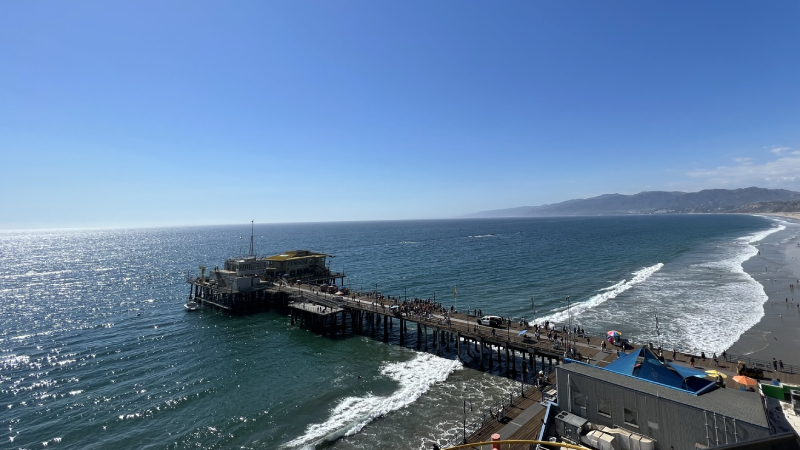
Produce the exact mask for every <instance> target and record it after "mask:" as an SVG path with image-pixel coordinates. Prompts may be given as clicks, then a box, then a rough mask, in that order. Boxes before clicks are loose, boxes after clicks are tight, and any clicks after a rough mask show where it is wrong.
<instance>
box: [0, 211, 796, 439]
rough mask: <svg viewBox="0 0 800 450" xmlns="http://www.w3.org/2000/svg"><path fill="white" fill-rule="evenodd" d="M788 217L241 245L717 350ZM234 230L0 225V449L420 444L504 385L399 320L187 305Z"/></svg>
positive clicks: (325, 228) (526, 226)
mask: <svg viewBox="0 0 800 450" xmlns="http://www.w3.org/2000/svg"><path fill="white" fill-rule="evenodd" d="M784 228H785V225H781V224H780V223H778V222H776V221H774V220H771V219H767V218H763V217H755V216H735V215H724V216H714V215H691V216H690V215H685V216H632V217H591V218H589V217H582V218H552V219H491V220H448V221H409V222H369V223H365V222H361V223H330V224H294V225H256V227H255V235H256V236H255V242H256V250H257V251H258V253H259V254H261V255H264V254H274V253H279V252H282V251H285V250H290V249H300V248H302V249H310V250H315V251H321V252H325V253H329V254H333V255H336V257H335V258H332V259H331V267H332V268H333V269H334V270H337V271H342V270H343V271H345V272H346V273H347V278H346V279H345V282H346V284H348V285H349V286H350V287H351V288H354V289H358V290H374V289H377V290H379V291H381V292H383V293H386V294H389V295H398V296H403V295H407V296H408V297H409V298H412V297H420V298H434V297H435V298H436V299H437V301H441V302H443V303H445V304H446V305H450V304H454V305H455V306H456V308H457V309H459V310H464V309H473V308H481V309H482V310H483V312H484V313H495V314H500V315H504V316H513V317H520V316H524V317H526V318H528V319H531V318H532V316H533V311H532V301H531V298H532V297H533V300H534V304H535V310H536V317H537V319H539V320H543V319H545V318H547V319H550V320H555V321H558V322H563V321H565V320H566V319H567V317H568V316H569V315H571V316H572V318H573V320H574V321H575V322H576V323H578V324H580V325H581V326H583V327H584V328H586V329H587V330H589V331H592V332H594V333H602V332H604V331H606V330H609V329H612V328H613V329H616V330H619V331H621V332H622V333H623V334H624V335H627V336H630V337H632V338H634V339H636V340H637V341H640V342H646V341H651V342H658V341H659V339H660V342H661V343H662V344H663V345H664V347H666V348H672V347H677V348H678V349H685V350H697V349H699V350H704V351H706V352H712V351H717V352H719V351H721V350H722V349H725V348H727V347H728V346H730V345H731V344H732V343H733V342H734V341H736V339H737V338H738V337H739V335H741V334H742V333H743V332H744V331H745V330H746V329H747V328H749V327H750V326H752V325H753V324H755V323H757V322H758V320H759V319H760V318H761V316H762V315H763V313H764V312H763V303H764V302H765V301H766V295H765V294H764V290H763V288H762V287H761V285H760V284H758V283H757V282H755V281H754V280H753V279H752V277H750V276H749V275H748V274H746V273H745V272H744V271H743V270H742V266H741V265H742V262H743V261H745V260H747V259H748V258H750V257H752V256H753V255H755V254H756V252H757V249H756V247H755V245H756V244H757V243H758V242H759V241H760V240H761V239H763V238H765V237H766V236H768V235H770V234H772V233H780V232H781V231H783V229H784ZM249 232H250V227H249V224H246V225H242V226H224V227H195V228H164V229H130V230H67V231H64V230H55V231H22V232H18V231H11V232H2V233H0V262H2V264H0V306H1V307H2V310H1V313H0V411H2V412H1V413H0V420H2V425H3V427H2V430H0V448H43V447H54V448H81V449H92V448H97V449H99V448H109V447H112V446H113V447H114V448H116V449H118V450H122V449H146V448H159V449H160V448H178V449H183V448H198V447H200V448H220V449H228V448H245V449H250V448H252V449H262V448H276V447H279V448H287V449H290V448H309V447H311V448H313V447H320V446H322V445H323V444H324V440H325V438H326V437H327V438H331V439H332V438H338V439H337V440H335V441H334V442H331V443H330V444H329V445H331V446H332V447H333V448H340V449H366V448H375V445H376V443H380V446H385V447H388V446H392V447H394V448H408V449H411V448H422V447H427V448H430V443H431V442H434V441H436V442H439V443H440V444H442V443H445V442H448V441H450V440H452V439H456V438H458V437H459V436H460V435H461V433H463V430H462V421H463V420H464V417H465V415H466V416H467V419H468V421H474V420H477V419H478V418H480V417H481V415H482V414H484V413H485V412H486V411H487V410H488V409H489V408H490V407H492V406H493V405H497V404H498V403H499V402H501V401H503V399H506V398H508V395H509V393H511V392H516V391H517V390H518V389H519V381H518V380H510V379H507V378H504V377H500V376H496V375H493V374H491V373H483V372H479V371H477V370H475V369H474V365H472V364H471V361H470V360H469V359H468V358H467V360H466V361H465V362H464V363H462V362H459V361H456V360H454V359H453V358H452V353H451V354H450V357H436V356H434V355H431V354H426V353H424V352H417V351H415V350H413V349H411V348H404V347H400V346H399V345H396V339H395V338H396V336H393V339H394V340H393V343H390V344H385V343H382V342H378V341H374V340H372V339H370V338H368V337H365V336H348V337H346V338H340V339H331V338H328V337H322V336H318V335H315V334H313V333H311V332H308V331H305V330H301V329H298V328H296V327H293V326H291V325H290V324H289V318H288V316H285V315H282V314H280V313H279V312H277V311H267V312H262V313H257V314H252V315H247V316H231V315H228V314H225V313H221V312H218V311H215V310H208V309H204V310H202V311H201V312H199V313H186V312H185V311H184V310H183V307H182V304H183V302H184V300H185V298H186V296H187V294H188V292H189V287H188V285H187V284H186V283H185V278H186V274H187V271H191V272H192V273H197V272H198V270H197V266H198V265H205V266H214V265H221V264H222V262H223V261H224V259H225V258H226V257H229V256H233V255H240V254H243V253H245V252H246V250H247V246H248V245H249V241H248V238H249ZM776 236H778V235H776ZM454 287H457V293H458V294H457V297H455V298H454V296H453V288H454ZM567 296H569V302H567V301H566V297H567ZM568 305H569V307H568ZM656 315H657V316H658V319H659V323H660V333H658V334H657V333H656V328H655V316H656ZM412 331H413V330H412ZM412 341H413V340H412ZM325 445H328V444H325Z"/></svg>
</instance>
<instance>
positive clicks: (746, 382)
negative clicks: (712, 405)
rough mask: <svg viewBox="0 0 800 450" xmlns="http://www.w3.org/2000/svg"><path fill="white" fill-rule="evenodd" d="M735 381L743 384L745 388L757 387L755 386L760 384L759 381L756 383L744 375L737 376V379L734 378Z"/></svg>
mask: <svg viewBox="0 0 800 450" xmlns="http://www.w3.org/2000/svg"><path fill="white" fill-rule="evenodd" d="M733 381H735V382H737V383H739V384H743V385H745V386H755V385H757V384H758V381H756V380H754V379H752V378H750V377H746V376H744V375H736V376H735V377H733Z"/></svg>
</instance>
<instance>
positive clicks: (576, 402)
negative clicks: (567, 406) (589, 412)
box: [572, 391, 586, 416]
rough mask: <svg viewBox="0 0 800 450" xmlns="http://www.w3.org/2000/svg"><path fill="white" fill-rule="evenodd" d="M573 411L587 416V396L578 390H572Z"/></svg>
mask: <svg viewBox="0 0 800 450" xmlns="http://www.w3.org/2000/svg"><path fill="white" fill-rule="evenodd" d="M572 412H573V413H575V414H577V415H579V416H586V396H585V395H583V394H581V393H580V392H578V391H572Z"/></svg>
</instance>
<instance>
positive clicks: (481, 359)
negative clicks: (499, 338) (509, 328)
mask: <svg viewBox="0 0 800 450" xmlns="http://www.w3.org/2000/svg"><path fill="white" fill-rule="evenodd" d="M478 361H479V364H480V370H486V368H484V367H483V341H481V342H480V356H479V359H478Z"/></svg>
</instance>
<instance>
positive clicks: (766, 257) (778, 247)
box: [727, 213, 800, 365]
mask: <svg viewBox="0 0 800 450" xmlns="http://www.w3.org/2000/svg"><path fill="white" fill-rule="evenodd" d="M755 215H761V216H769V217H774V218H779V219H780V220H782V221H785V222H787V224H786V230H784V231H783V232H778V233H774V234H772V235H770V236H767V237H766V238H764V239H763V240H761V241H759V242H756V243H755V244H753V245H754V246H755V247H756V248H757V249H758V250H759V254H758V255H756V256H753V257H752V258H750V259H748V260H747V261H745V262H744V263H743V264H742V268H743V269H744V271H745V272H746V273H747V274H748V275H750V276H751V277H753V279H755V280H756V281H757V282H758V283H759V284H761V286H762V287H763V289H764V293H765V294H766V295H767V300H766V302H765V303H764V304H763V308H764V316H763V317H762V318H761V320H759V322H758V323H757V324H755V325H754V326H752V327H751V328H750V329H748V330H747V331H746V332H744V333H743V334H742V335H741V336H739V339H737V340H736V342H734V343H733V345H731V346H730V347H729V348H728V349H727V351H728V352H729V353H731V354H733V355H740V356H747V357H749V358H754V359H760V360H764V361H772V358H775V359H777V360H783V362H784V363H786V364H793V365H800V353H798V352H797V349H798V348H800V286H798V282H797V279H798V278H800V246H798V243H800V236H797V235H798V230H800V228H798V225H800V213H778V214H755ZM792 235H794V236H796V237H794V238H792V237H791V236H792ZM784 240H785V241H786V242H782V241H784ZM791 284H794V285H795V287H794V290H792V289H791V288H790V285H791ZM787 299H788V301H787Z"/></svg>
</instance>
